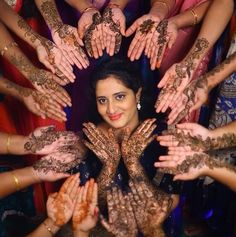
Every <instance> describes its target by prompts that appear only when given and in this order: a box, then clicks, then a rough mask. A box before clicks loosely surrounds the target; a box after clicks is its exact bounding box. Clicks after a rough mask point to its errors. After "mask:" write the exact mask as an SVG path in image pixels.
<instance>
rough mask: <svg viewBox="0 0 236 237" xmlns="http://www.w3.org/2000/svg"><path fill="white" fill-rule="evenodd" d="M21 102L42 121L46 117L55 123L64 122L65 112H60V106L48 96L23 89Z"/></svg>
mask: <svg viewBox="0 0 236 237" xmlns="http://www.w3.org/2000/svg"><path fill="white" fill-rule="evenodd" d="M22 91H23V90H22ZM22 101H23V102H24V104H25V106H26V107H27V108H28V110H29V111H31V112H32V113H34V114H36V115H38V116H40V117H41V118H43V119H45V118H46V117H47V118H51V119H55V120H57V121H66V114H65V112H64V111H63V110H62V108H61V106H60V105H59V104H58V103H57V102H56V101H55V100H54V99H53V98H51V97H50V96H49V95H48V94H43V93H41V92H39V91H37V90H33V89H29V88H24V94H23V95H22Z"/></svg>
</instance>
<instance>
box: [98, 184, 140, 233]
mask: <svg viewBox="0 0 236 237" xmlns="http://www.w3.org/2000/svg"><path fill="white" fill-rule="evenodd" d="M107 205H108V214H109V220H108V221H107V220H106V219H105V218H104V217H103V216H102V215H101V223H102V225H103V226H104V227H105V228H106V229H107V230H108V231H109V232H111V233H112V234H114V235H115V236H116V237H136V236H137V233H138V230H137V225H136V221H135V218H134V214H133V209H132V206H131V204H130V201H129V197H128V196H127V195H126V196H124V195H123V194H122V192H121V190H120V189H118V187H116V186H113V187H112V188H110V189H109V190H108V191H107Z"/></svg>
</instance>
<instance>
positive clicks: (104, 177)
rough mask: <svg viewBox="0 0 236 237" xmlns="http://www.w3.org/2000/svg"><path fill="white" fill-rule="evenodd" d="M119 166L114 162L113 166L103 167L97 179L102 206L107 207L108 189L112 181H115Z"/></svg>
mask: <svg viewBox="0 0 236 237" xmlns="http://www.w3.org/2000/svg"><path fill="white" fill-rule="evenodd" d="M118 164H119V163H118V162H117V163H115V162H114V163H111V164H106V165H103V167H102V170H101V172H100V174H99V176H98V178H97V183H98V203H99V205H101V206H105V203H106V194H107V187H109V186H110V184H111V183H112V181H113V180H114V177H115V174H116V170H117V167H118Z"/></svg>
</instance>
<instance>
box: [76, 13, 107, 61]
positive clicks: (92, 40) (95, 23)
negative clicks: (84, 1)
mask: <svg viewBox="0 0 236 237" xmlns="http://www.w3.org/2000/svg"><path fill="white" fill-rule="evenodd" d="M101 23H102V16H101V14H100V12H99V11H98V10H97V9H90V10H88V11H86V12H84V13H83V14H82V16H81V17H80V19H79V21H78V32H79V37H80V38H81V39H84V45H85V48H86V50H87V53H88V55H89V56H90V57H94V58H98V57H101V56H102V55H103V52H102V51H103V49H104V48H105V46H104V41H103V35H102V24H101Z"/></svg>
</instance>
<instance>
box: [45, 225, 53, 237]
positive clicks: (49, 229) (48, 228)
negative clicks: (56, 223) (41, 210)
mask: <svg viewBox="0 0 236 237" xmlns="http://www.w3.org/2000/svg"><path fill="white" fill-rule="evenodd" d="M43 225H44V226H45V228H46V229H47V231H48V232H49V233H50V234H51V235H52V236H53V235H54V233H53V231H52V229H51V228H50V227H49V226H48V225H47V224H46V223H45V222H43Z"/></svg>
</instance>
